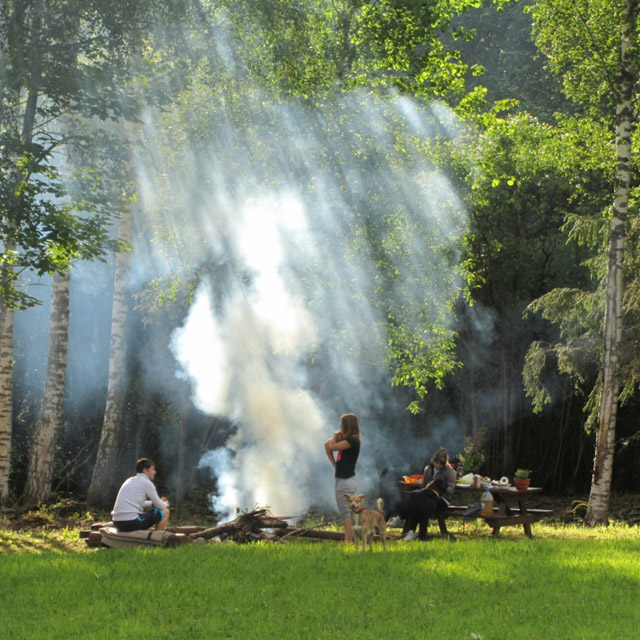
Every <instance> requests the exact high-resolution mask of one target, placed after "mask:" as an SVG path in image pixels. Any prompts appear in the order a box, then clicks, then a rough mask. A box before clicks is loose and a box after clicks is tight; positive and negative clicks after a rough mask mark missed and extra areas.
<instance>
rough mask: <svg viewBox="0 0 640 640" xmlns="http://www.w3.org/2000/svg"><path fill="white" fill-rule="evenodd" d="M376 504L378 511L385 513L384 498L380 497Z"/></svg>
mask: <svg viewBox="0 0 640 640" xmlns="http://www.w3.org/2000/svg"><path fill="white" fill-rule="evenodd" d="M376 504H377V505H378V511H379V512H380V513H382V514H383V515H384V500H383V499H382V498H378V501H377V503H376Z"/></svg>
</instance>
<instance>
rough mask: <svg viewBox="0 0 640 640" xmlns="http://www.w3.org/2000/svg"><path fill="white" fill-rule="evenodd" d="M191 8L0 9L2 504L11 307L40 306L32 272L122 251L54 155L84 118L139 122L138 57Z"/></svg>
mask: <svg viewBox="0 0 640 640" xmlns="http://www.w3.org/2000/svg"><path fill="white" fill-rule="evenodd" d="M185 4H188V3H187V2H186V0H185V2H182V1H181V0H166V1H163V2H152V1H151V0H141V1H140V2H136V3H133V4H132V3H130V2H129V1H128V0H108V1H104V0H20V1H18V0H6V1H5V2H3V3H2V5H1V6H0V211H1V212H2V214H1V215H0V250H1V253H0V318H1V319H2V330H3V334H2V335H1V336H0V370H1V371H2V381H1V383H0V503H4V502H6V501H7V500H8V496H9V472H10V448H11V430H12V387H13V336H12V326H13V325H12V309H14V308H24V307H27V306H30V305H34V304H38V300H37V299H36V298H34V297H33V296H30V295H29V294H27V293H26V292H25V291H23V290H22V289H21V288H20V287H19V286H18V276H19V274H20V273H21V272H22V271H24V270H27V269H31V270H33V271H34V272H35V273H37V274H39V275H42V274H45V273H50V274H52V273H56V272H57V273H61V274H63V273H66V272H67V271H68V270H69V267H70V264H71V261H72V260H73V259H75V258H84V259H93V258H96V257H100V256H102V255H104V253H105V252H106V251H108V250H109V249H111V248H113V246H112V245H111V244H110V243H109V241H108V236H107V234H106V232H105V228H106V226H107V225H108V223H109V222H110V219H109V216H106V217H105V216H104V215H103V212H100V211H95V210H94V211H92V210H91V209H90V208H89V209H87V207H86V206H85V204H86V203H83V206H82V207H81V210H82V213H83V215H82V216H77V215H75V213H76V207H74V206H73V204H64V205H63V204H60V203H61V202H62V201H63V196H64V186H63V183H62V181H61V180H60V177H59V175H58V171H57V169H56V156H55V154H56V153H57V152H58V151H59V150H60V149H61V148H63V147H64V145H65V144H67V143H68V142H69V137H70V136H69V135H68V133H63V132H64V129H63V128H62V127H60V126H59V122H60V120H61V118H63V117H65V116H67V115H68V114H75V115H79V116H83V117H87V118H97V119H100V120H105V119H116V118H118V117H125V116H126V117H132V116H133V115H134V114H135V111H136V104H135V101H134V100H133V99H132V96H131V95H130V91H129V89H130V87H131V83H130V82H129V80H130V78H131V75H132V69H131V61H132V54H133V53H134V52H136V51H139V50H140V49H142V48H143V47H144V46H145V44H146V38H147V37H148V35H149V34H150V33H151V32H152V30H153V27H154V25H155V24H156V23H157V22H159V21H164V22H168V23H171V22H174V23H177V18H178V17H180V15H181V13H182V12H183V11H184V8H185V7H184V6H183V5H185Z"/></svg>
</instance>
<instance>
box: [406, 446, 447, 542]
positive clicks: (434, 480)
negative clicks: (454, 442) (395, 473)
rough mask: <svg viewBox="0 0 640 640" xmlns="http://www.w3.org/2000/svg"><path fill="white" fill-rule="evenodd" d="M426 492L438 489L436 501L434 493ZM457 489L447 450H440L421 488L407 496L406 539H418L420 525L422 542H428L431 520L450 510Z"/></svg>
mask: <svg viewBox="0 0 640 640" xmlns="http://www.w3.org/2000/svg"><path fill="white" fill-rule="evenodd" d="M426 489H432V490H434V489H435V501H434V497H433V491H430V492H426V491H425V490H426ZM455 489H456V472H455V470H454V469H453V467H452V466H451V465H450V464H449V456H448V455H447V450H446V449H444V448H443V447H441V448H440V449H439V450H438V451H436V452H435V453H434V454H433V458H431V462H430V463H429V464H428V465H427V466H426V467H425V469H424V477H423V480H422V487H421V488H420V489H418V490H417V491H414V492H411V493H409V494H407V496H406V498H407V503H406V506H405V508H404V514H403V517H405V518H406V519H405V523H404V528H403V530H402V533H403V534H404V539H405V540H414V539H415V538H416V537H417V534H416V529H417V528H418V525H420V539H422V540H426V539H427V526H428V525H429V518H430V517H431V518H432V517H434V516H435V515H436V514H437V513H438V512H439V511H444V510H446V509H447V508H448V507H449V501H450V500H451V498H452V496H453V492H454V491H455Z"/></svg>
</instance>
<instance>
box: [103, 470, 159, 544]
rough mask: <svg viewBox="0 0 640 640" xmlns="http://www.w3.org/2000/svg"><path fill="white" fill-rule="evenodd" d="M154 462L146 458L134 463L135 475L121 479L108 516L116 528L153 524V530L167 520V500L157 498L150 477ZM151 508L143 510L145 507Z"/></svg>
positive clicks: (152, 476)
mask: <svg viewBox="0 0 640 640" xmlns="http://www.w3.org/2000/svg"><path fill="white" fill-rule="evenodd" d="M155 476H156V465H155V463H154V462H153V460H149V458H140V460H138V461H137V462H136V475H135V476H133V477H131V478H128V479H127V480H125V481H124V483H123V485H122V486H121V487H120V491H118V497H117V498H116V503H115V505H114V507H113V511H112V512H111V519H112V520H113V524H114V526H115V527H116V529H118V531H139V530H142V529H149V528H151V527H152V526H153V525H155V527H156V530H157V531H162V530H164V529H165V528H166V526H167V523H168V522H169V500H167V498H164V497H163V498H160V497H159V496H158V491H157V490H156V486H155V485H154V484H153V479H154V478H155ZM147 507H153V509H151V510H148V511H145V508H147Z"/></svg>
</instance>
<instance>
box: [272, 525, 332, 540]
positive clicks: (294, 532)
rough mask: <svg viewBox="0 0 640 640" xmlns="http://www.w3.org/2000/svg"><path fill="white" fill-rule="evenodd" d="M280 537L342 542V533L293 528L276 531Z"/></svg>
mask: <svg viewBox="0 0 640 640" xmlns="http://www.w3.org/2000/svg"><path fill="white" fill-rule="evenodd" d="M277 533H278V535H279V536H280V537H284V536H290V537H296V536H299V537H302V538H317V539H320V540H344V533H343V532H342V531H322V530H321V529H296V528H295V527H285V528H283V529H278V531H277Z"/></svg>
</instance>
